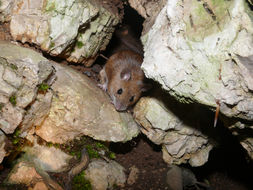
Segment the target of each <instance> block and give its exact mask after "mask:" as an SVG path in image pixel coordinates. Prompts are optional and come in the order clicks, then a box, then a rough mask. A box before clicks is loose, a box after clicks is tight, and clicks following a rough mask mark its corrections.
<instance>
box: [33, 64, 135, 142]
mask: <svg viewBox="0 0 253 190" xmlns="http://www.w3.org/2000/svg"><path fill="white" fill-rule="evenodd" d="M54 67H55V69H56V75H57V79H56V81H55V82H54V84H53V85H52V86H51V88H52V89H53V91H54V92H55V95H54V97H53V100H52V106H51V108H50V113H49V115H48V117H47V118H46V119H45V120H44V122H43V123H42V124H41V125H40V126H38V127H37V128H36V134H37V135H39V136H40V137H41V138H43V139H45V140H46V141H50V142H53V143H65V142H66V141H68V140H72V139H74V138H75V137H78V136H83V135H88V136H90V137H92V138H94V139H97V140H102V141H110V142H111V141H113V142H119V141H127V140H130V139H132V138H133V137H135V136H137V135H138V133H139V128H138V126H137V124H136V123H135V121H134V120H133V118H132V116H131V115H130V114H129V113H124V112H117V111H116V110H115V108H114V107H113V105H112V104H111V103H110V99H109V97H108V95H107V94H105V93H104V92H103V91H102V90H101V89H99V88H98V87H97V86H96V84H95V83H94V82H93V81H91V80H90V79H89V78H88V77H87V76H85V75H83V74H81V73H79V72H77V71H75V70H73V69H71V68H68V67H66V66H62V65H59V64H54Z"/></svg>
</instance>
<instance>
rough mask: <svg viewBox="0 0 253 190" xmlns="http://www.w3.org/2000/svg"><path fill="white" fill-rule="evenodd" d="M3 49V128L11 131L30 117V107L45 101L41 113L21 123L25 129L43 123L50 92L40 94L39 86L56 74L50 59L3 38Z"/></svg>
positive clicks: (0, 56)
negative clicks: (4, 40)
mask: <svg viewBox="0 0 253 190" xmlns="http://www.w3.org/2000/svg"><path fill="white" fill-rule="evenodd" d="M0 50H1V51H0V105H1V106H0V108H1V112H0V127H1V129H2V130H3V131H4V132H5V133H7V134H10V133H13V132H14V130H15V129H16V128H17V126H19V125H20V124H21V122H22V120H23V119H25V118H27V117H28V115H29V113H30V106H31V107H34V106H36V104H39V102H43V104H44V105H43V106H42V107H41V108H40V109H39V108H38V109H37V111H38V112H33V113H31V114H32V115H33V116H32V118H33V119H32V120H27V121H26V125H25V124H22V127H23V131H24V130H25V129H26V128H27V126H28V125H29V126H33V125H34V124H38V123H39V122H41V121H42V120H41V118H42V117H44V115H45V113H47V112H48V111H49V105H50V103H51V96H50V92H48V93H49V95H48V94H47V93H46V94H45V95H39V96H38V88H39V86H40V85H41V84H42V83H44V82H46V81H47V80H49V79H50V77H52V76H53V68H52V65H51V64H50V62H49V61H48V60H47V59H45V58H44V57H42V56H41V55H40V54H38V53H36V52H34V51H32V50H30V49H27V48H22V47H19V46H16V45H13V44H10V43H7V42H3V41H2V42H0ZM36 98H38V99H36ZM41 112H43V115H41ZM27 113H28V114H27ZM26 114H27V115H26ZM25 115H26V116H25Z"/></svg>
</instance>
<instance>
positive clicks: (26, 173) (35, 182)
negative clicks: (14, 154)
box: [5, 160, 63, 190]
mask: <svg viewBox="0 0 253 190" xmlns="http://www.w3.org/2000/svg"><path fill="white" fill-rule="evenodd" d="M5 183H7V184H25V185H26V186H27V187H28V189H36V188H35V187H37V188H38V187H40V188H39V189H42V190H47V189H55V190H63V188H62V187H61V186H60V185H59V184H58V183H56V182H55V181H54V180H52V179H51V178H50V176H49V175H48V174H47V173H46V172H44V171H43V170H41V169H40V168H39V167H37V166H36V165H35V164H34V163H32V162H29V161H27V160H19V162H18V163H17V164H16V165H15V166H14V167H13V169H12V171H11V172H10V174H9V176H8V177H7V179H6V181H5Z"/></svg>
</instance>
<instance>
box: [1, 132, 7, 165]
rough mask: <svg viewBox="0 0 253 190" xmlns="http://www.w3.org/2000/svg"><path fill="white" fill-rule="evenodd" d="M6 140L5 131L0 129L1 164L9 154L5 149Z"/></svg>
mask: <svg viewBox="0 0 253 190" xmlns="http://www.w3.org/2000/svg"><path fill="white" fill-rule="evenodd" d="M6 140H7V138H6V136H5V135H4V134H3V132H1V131H0V164H1V163H2V161H3V159H4V157H5V156H6V154H7V152H6V150H5V145H6Z"/></svg>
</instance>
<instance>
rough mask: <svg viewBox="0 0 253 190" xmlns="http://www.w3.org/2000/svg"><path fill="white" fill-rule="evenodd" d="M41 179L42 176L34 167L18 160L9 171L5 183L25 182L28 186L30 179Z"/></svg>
mask: <svg viewBox="0 0 253 190" xmlns="http://www.w3.org/2000/svg"><path fill="white" fill-rule="evenodd" d="M33 180H34V181H39V180H42V176H41V175H40V174H39V173H38V172H37V171H36V169H35V167H34V166H33V165H32V164H31V163H28V162H19V163H18V164H16V165H15V166H14V168H13V170H12V171H11V173H10V175H9V177H8V179H7V183H9V184H26V185H27V186H29V185H30V184H31V183H32V181H33Z"/></svg>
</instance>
